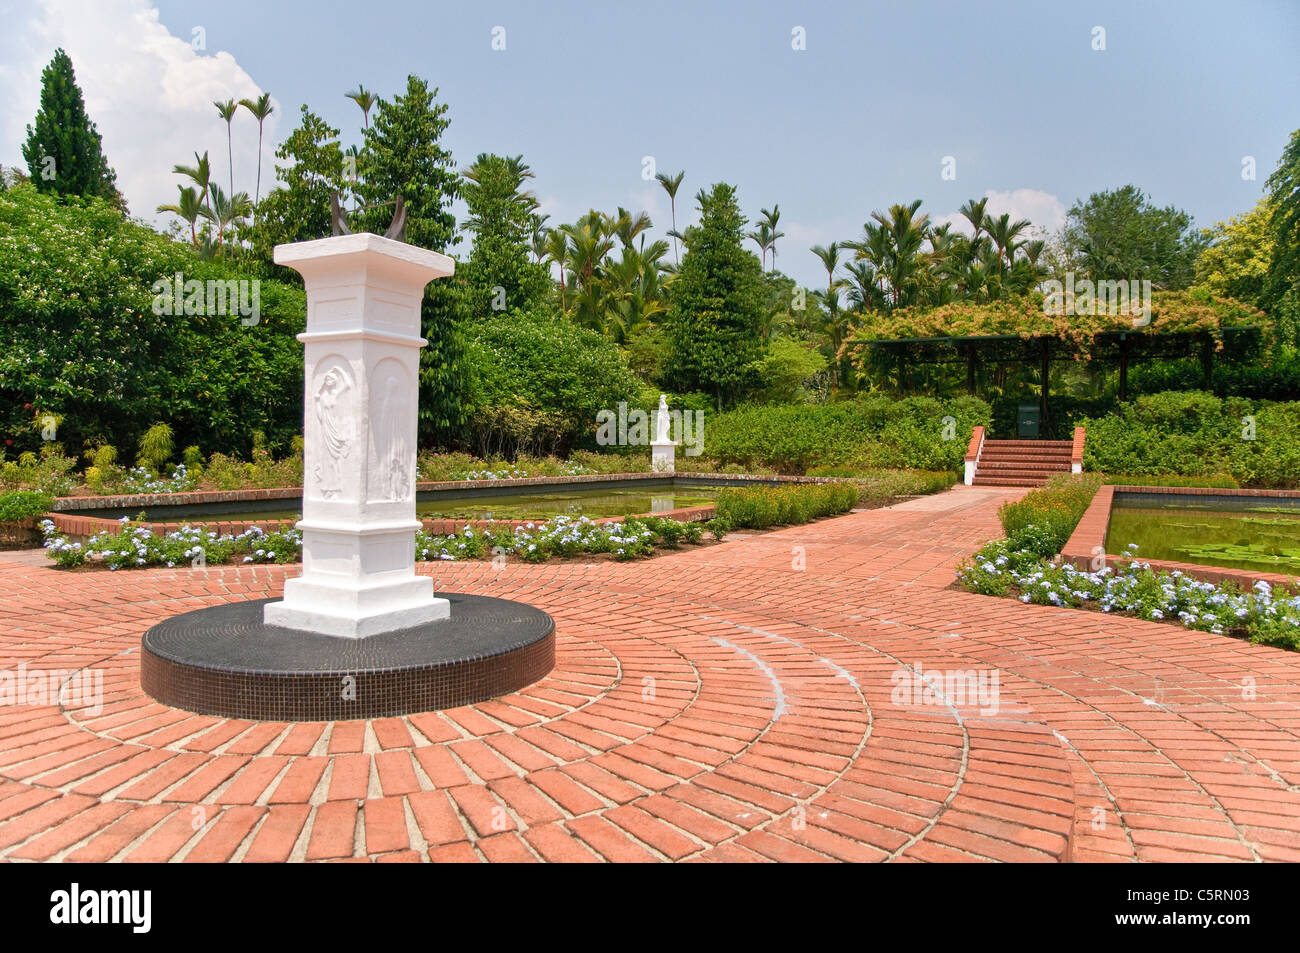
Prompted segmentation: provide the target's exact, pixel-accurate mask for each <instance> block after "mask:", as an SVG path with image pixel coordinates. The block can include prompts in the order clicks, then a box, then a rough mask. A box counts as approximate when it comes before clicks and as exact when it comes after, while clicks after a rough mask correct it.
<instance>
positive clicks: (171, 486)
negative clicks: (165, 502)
mask: <svg viewBox="0 0 1300 953" xmlns="http://www.w3.org/2000/svg"><path fill="white" fill-rule="evenodd" d="M198 485H199V478H198V477H197V476H194V475H192V474H191V473H190V472H189V470H187V469H186V468H185V464H183V463H179V464H177V465H176V469H175V470H173V471H172V475H171V478H170V479H167V480H163V479H161V478H158V477H155V476H154V475H153V474H152V473H150V472H149V471H148V470H146V469H145V468H144V467H132V468H131V469H130V470H128V471H127V472H126V477H125V479H124V480H123V481H122V488H123V489H124V490H125V491H126V492H127V493H185V492H188V491H189V490H192V489H194V488H195V487H196V486H198Z"/></svg>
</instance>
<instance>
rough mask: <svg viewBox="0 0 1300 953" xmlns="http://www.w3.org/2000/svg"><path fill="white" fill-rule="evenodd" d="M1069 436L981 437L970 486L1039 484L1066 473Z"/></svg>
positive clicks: (1069, 456)
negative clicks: (1063, 437)
mask: <svg viewBox="0 0 1300 953" xmlns="http://www.w3.org/2000/svg"><path fill="white" fill-rule="evenodd" d="M1073 447H1074V444H1073V441H1070V440H985V441H984V446H983V448H982V449H981V451H980V454H979V460H978V462H977V463H976V465H975V479H974V481H973V485H974V486H1042V485H1043V484H1044V483H1046V482H1047V481H1048V479H1049V478H1051V477H1053V476H1055V475H1056V474H1058V473H1069V472H1070V462H1071V458H1072V454H1073Z"/></svg>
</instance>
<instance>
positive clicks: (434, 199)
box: [335, 76, 465, 443]
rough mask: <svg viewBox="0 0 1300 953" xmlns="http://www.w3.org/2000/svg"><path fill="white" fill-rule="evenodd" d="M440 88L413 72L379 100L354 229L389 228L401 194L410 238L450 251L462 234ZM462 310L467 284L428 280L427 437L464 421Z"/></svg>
mask: <svg viewBox="0 0 1300 953" xmlns="http://www.w3.org/2000/svg"><path fill="white" fill-rule="evenodd" d="M437 94H438V91H437V89H433V90H430V89H429V86H428V84H427V83H426V82H425V81H424V80H422V79H420V78H419V77H417V76H408V77H407V79H406V92H405V93H404V94H402V95H399V96H395V97H393V98H392V99H391V100H389V99H381V100H380V101H379V104H378V107H377V109H376V112H375V121H374V123H373V124H372V125H370V126H369V127H368V128H366V129H365V130H364V135H365V150H364V151H365V156H366V163H365V177H364V179H363V180H362V182H360V183H359V184H358V187H357V190H358V191H359V192H360V195H361V198H362V199H363V200H365V202H366V203H367V206H366V208H364V209H363V211H362V213H361V214H360V215H359V216H358V217H357V218H358V222H357V223H354V225H353V229H354V230H357V228H358V225H359V226H360V228H363V229H365V230H368V231H372V232H376V233H379V234H383V232H384V230H385V229H386V228H387V226H388V223H389V221H390V220H391V219H392V213H393V208H392V205H391V204H389V203H392V202H393V201H395V199H396V197H397V196H398V195H401V196H402V197H403V199H404V200H405V202H406V236H405V237H406V241H407V242H409V243H410V244H412V245H418V246H420V247H421V248H428V249H432V250H433V251H436V252H442V253H444V254H447V253H450V249H451V248H452V246H454V245H455V244H456V243H457V242H459V241H460V237H459V236H458V235H457V234H456V216H455V215H454V214H453V213H452V210H451V205H452V202H453V201H455V199H456V198H457V197H458V196H459V195H460V189H461V180H460V176H459V175H458V174H457V172H456V167H455V163H454V161H453V159H452V155H451V152H450V151H449V150H448V149H446V148H445V147H444V146H443V144H442V135H443V133H444V132H445V131H446V129H447V126H448V124H449V123H450V120H449V119H448V118H447V106H446V104H445V103H440V102H438V101H437ZM335 134H336V135H337V133H335ZM340 156H341V154H340ZM462 314H463V303H462V292H461V288H460V287H459V286H458V285H457V284H456V283H453V282H452V281H450V280H448V279H440V280H438V281H433V282H430V284H429V286H428V287H427V288H426V289H425V293H424V303H423V306H422V308H421V321H422V331H423V335H424V337H425V338H426V339H427V340H428V342H429V346H428V347H426V348H424V349H423V350H422V351H421V352H420V422H421V426H422V430H423V434H424V436H425V438H426V440H434V441H437V442H442V443H446V442H449V441H450V440H451V439H452V438H453V437H454V435H455V434H456V433H457V432H458V431H459V428H460V427H461V426H462V425H463V424H464V422H465V407H464V403H463V399H462V389H463V387H464V382H463V377H464V374H463V373H462V355H463V351H464V342H463V340H462V334H461V328H460V320H461V316H462Z"/></svg>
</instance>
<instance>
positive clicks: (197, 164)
mask: <svg viewBox="0 0 1300 953" xmlns="http://www.w3.org/2000/svg"><path fill="white" fill-rule="evenodd" d="M172 171H173V172H175V173H176V174H177V175H183V176H186V177H188V178H189V179H190V180H192V181H193V182H194V184H195V185H196V186H197V187H198V190H199V194H200V195H202V196H203V205H204V207H205V208H206V209H207V214H206V216H205V217H206V218H211V217H212V206H211V204H210V203H209V202H208V186H209V185H210V184H211V183H212V166H211V163H209V162H208V154H207V153H206V152H205V153H203V158H199V154H198V153H197V152H196V153H194V165H174V166H172Z"/></svg>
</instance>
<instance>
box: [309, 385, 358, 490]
mask: <svg viewBox="0 0 1300 953" xmlns="http://www.w3.org/2000/svg"><path fill="white" fill-rule="evenodd" d="M317 379H318V380H319V383H318V384H317V385H316V390H315V393H314V394H313V396H312V402H313V405H314V410H315V413H316V423H317V426H318V427H319V431H320V441H319V448H320V450H321V452H320V453H319V454H318V455H317V458H316V461H315V464H314V465H313V467H312V476H313V477H314V479H315V482H316V486H315V490H316V495H317V496H319V497H320V498H321V499H325V500H329V499H333V498H335V497H336V496H338V495H339V494H341V493H342V492H343V460H344V459H345V458H346V457H347V456H348V454H349V453H350V452H351V450H352V439H353V426H354V423H353V417H354V415H353V412H352V399H351V398H352V381H351V380H349V378H348V373H347V371H345V370H344V369H343V368H342V367H340V366H338V365H332V366H330V367H329V368H328V369H326V370H325V371H324V372H323V373H318V374H317Z"/></svg>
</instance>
